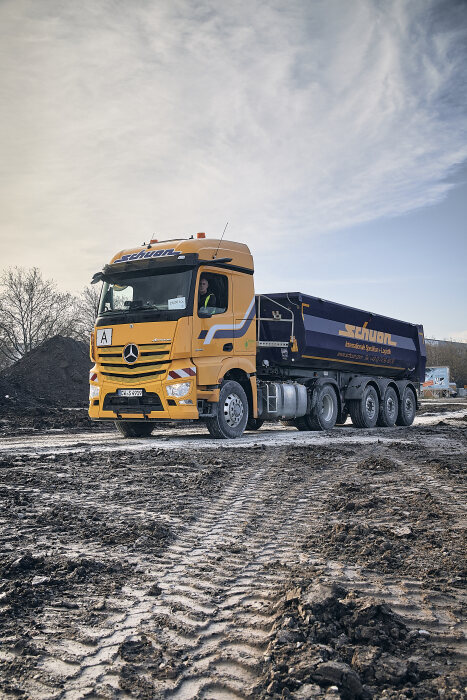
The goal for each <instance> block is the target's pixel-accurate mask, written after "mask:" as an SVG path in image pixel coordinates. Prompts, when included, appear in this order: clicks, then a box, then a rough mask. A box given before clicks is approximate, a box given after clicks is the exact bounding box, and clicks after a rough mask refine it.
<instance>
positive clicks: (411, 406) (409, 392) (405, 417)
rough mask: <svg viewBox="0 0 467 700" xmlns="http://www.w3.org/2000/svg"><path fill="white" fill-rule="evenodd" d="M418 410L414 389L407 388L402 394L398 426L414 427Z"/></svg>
mask: <svg viewBox="0 0 467 700" xmlns="http://www.w3.org/2000/svg"><path fill="white" fill-rule="evenodd" d="M416 410H417V399H416V398H415V394H414V391H413V389H412V388H411V387H410V386H406V387H405V389H404V393H403V394H402V401H401V402H400V405H399V413H398V415H397V420H396V424H397V425H412V423H413V420H414V418H415V412H416Z"/></svg>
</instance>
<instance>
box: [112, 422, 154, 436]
mask: <svg viewBox="0 0 467 700" xmlns="http://www.w3.org/2000/svg"><path fill="white" fill-rule="evenodd" d="M114 425H115V427H116V428H117V430H118V432H119V433H121V435H123V437H126V438H139V437H149V436H150V435H151V433H152V431H153V430H154V423H151V422H148V421H127V420H115V421H114Z"/></svg>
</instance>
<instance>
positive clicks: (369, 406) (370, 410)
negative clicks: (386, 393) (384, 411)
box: [365, 396, 376, 418]
mask: <svg viewBox="0 0 467 700" xmlns="http://www.w3.org/2000/svg"><path fill="white" fill-rule="evenodd" d="M365 406H366V412H367V415H368V417H369V418H373V417H374V415H375V412H376V404H375V402H374V400H373V398H372V397H371V396H368V397H367V400H366V404H365Z"/></svg>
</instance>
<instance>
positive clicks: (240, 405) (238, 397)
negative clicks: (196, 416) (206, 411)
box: [206, 381, 248, 439]
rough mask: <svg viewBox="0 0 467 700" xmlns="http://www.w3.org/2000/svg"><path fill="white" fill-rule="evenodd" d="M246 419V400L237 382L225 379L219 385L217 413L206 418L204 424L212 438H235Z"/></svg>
mask: <svg viewBox="0 0 467 700" xmlns="http://www.w3.org/2000/svg"><path fill="white" fill-rule="evenodd" d="M247 420H248V400H247V398H246V394H245V392H244V390H243V388H242V387H241V386H240V384H238V382H234V381H227V382H224V383H223V384H222V386H221V390H220V393H219V403H218V405H217V413H216V415H215V416H213V418H206V426H207V429H208V430H209V432H210V434H211V435H212V437H213V438H216V439H227V438H237V437H240V435H241V434H242V433H243V431H244V430H245V427H246V424H247Z"/></svg>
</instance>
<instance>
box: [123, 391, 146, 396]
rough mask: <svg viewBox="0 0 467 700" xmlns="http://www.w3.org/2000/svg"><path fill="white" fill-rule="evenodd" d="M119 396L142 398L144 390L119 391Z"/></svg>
mask: <svg viewBox="0 0 467 700" xmlns="http://www.w3.org/2000/svg"><path fill="white" fill-rule="evenodd" d="M117 394H118V395H119V396H142V395H143V390H142V389H118V390H117Z"/></svg>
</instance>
